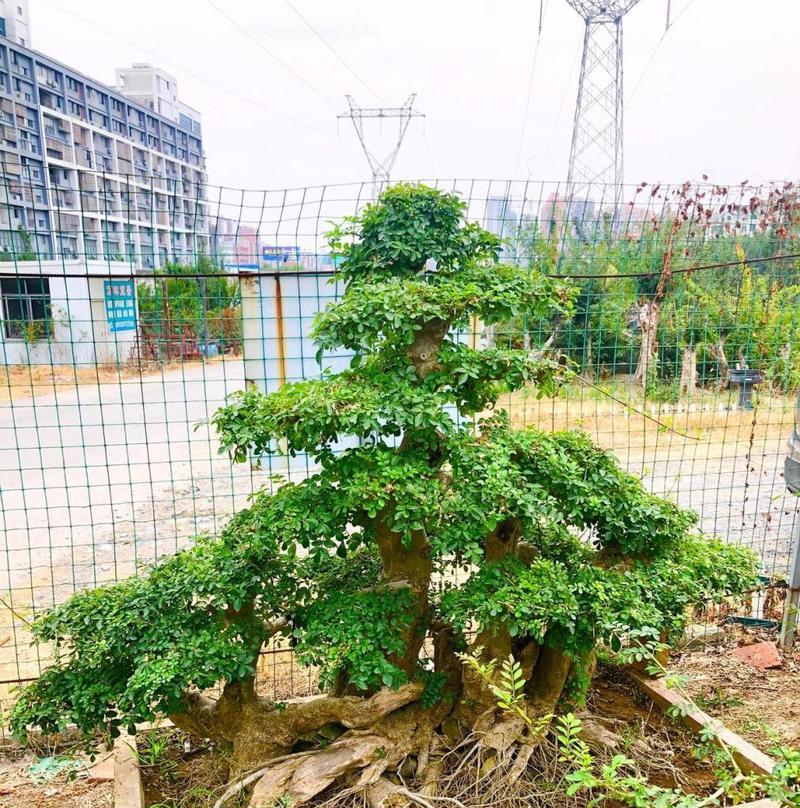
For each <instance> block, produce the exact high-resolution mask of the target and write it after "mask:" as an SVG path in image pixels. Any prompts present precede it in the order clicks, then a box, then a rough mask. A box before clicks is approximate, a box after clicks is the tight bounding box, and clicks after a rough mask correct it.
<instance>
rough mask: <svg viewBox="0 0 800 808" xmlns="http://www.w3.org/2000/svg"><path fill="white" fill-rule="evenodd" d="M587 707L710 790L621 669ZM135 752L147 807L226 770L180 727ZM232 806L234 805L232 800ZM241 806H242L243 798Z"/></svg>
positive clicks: (673, 779)
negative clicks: (139, 759) (141, 762)
mask: <svg viewBox="0 0 800 808" xmlns="http://www.w3.org/2000/svg"><path fill="white" fill-rule="evenodd" d="M588 707H589V709H590V710H591V711H592V712H596V713H598V714H600V715H602V716H604V717H605V718H608V719H609V722H610V725H611V728H612V731H613V732H615V733H617V734H618V735H619V736H621V738H622V739H623V748H622V749H620V750H616V751H620V752H624V753H625V754H629V755H631V756H632V757H634V759H636V760H637V763H638V765H639V767H640V769H641V772H642V774H643V775H645V776H646V777H647V778H648V779H649V780H650V781H651V782H652V783H654V784H657V785H659V786H662V787H665V788H679V789H682V790H684V791H686V792H687V793H694V794H699V795H707V794H709V793H710V792H711V791H713V790H714V787H715V778H714V774H713V772H712V770H711V768H710V766H709V764H708V763H707V762H706V761H704V760H699V759H698V758H696V757H695V756H694V755H693V754H692V750H693V748H694V746H695V744H696V743H697V736H695V735H694V734H692V733H691V732H689V731H688V730H685V729H684V728H683V727H682V726H680V725H679V724H677V723H676V722H675V721H673V720H672V719H670V718H667V717H666V716H664V715H663V714H662V713H661V712H660V711H659V710H658V709H657V708H655V707H654V706H653V705H652V704H651V703H650V702H648V701H647V700H646V699H645V698H643V697H642V696H641V694H640V693H639V692H638V691H637V690H636V689H635V688H634V687H633V686H632V685H631V684H630V682H629V681H628V679H627V678H626V677H625V675H624V674H623V673H621V672H619V671H616V670H615V669H613V668H607V669H603V670H601V672H600V674H599V675H598V677H597V679H596V680H595V684H594V685H593V687H592V692H591V696H590V699H589V703H588ZM139 754H140V757H141V758H143V759H144V760H145V761H147V760H149V761H150V762H149V763H145V765H143V766H142V775H143V782H144V787H145V801H146V805H147V806H148V808H155V806H159V808H160V807H161V806H165V808H166V807H167V806H168V808H210V806H212V805H213V804H214V801H215V800H216V799H217V798H218V797H219V796H220V794H221V793H222V791H223V790H224V786H225V781H226V778H227V774H228V761H227V759H226V755H225V753H224V751H223V750H221V749H218V748H217V749H215V748H214V747H213V746H211V745H210V744H208V743H205V744H203V743H197V742H196V741H194V740H192V739H189V738H188V737H187V736H186V735H184V734H183V733H181V732H180V731H178V730H175V729H161V730H154V731H152V732H151V733H149V734H143V735H141V736H140V737H139ZM328 796H329V795H328ZM565 804H566V803H565ZM570 804H571V803H570ZM575 804H576V805H578V804H579V803H575ZM232 805H233V808H238V806H237V805H236V803H235V802H234V803H232ZM242 805H246V799H245V796H243V797H242ZM16 808H19V806H17V807H16Z"/></svg>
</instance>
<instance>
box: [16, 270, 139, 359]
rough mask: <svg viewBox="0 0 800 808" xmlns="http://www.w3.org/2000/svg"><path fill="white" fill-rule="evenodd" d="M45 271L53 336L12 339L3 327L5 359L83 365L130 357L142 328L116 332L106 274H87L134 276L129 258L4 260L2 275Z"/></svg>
mask: <svg viewBox="0 0 800 808" xmlns="http://www.w3.org/2000/svg"><path fill="white" fill-rule="evenodd" d="M40 274H41V275H46V276H47V278H48V280H49V282H50V309H51V312H52V316H53V336H52V337H51V338H50V339H42V340H37V341H36V342H32V343H27V342H25V340H22V339H7V338H6V336H5V329H2V328H0V364H2V365H78V366H80V365H95V364H107V363H114V364H118V363H124V362H126V361H128V359H130V358H131V353H132V351H133V349H134V348H135V345H136V338H137V330H136V329H134V330H131V331H119V332H116V333H112V332H111V331H110V330H109V323H108V319H107V316H106V309H105V294H104V287H103V281H104V278H102V277H88V276H89V275H105V276H106V277H107V278H108V277H110V278H114V277H118V278H119V277H123V278H130V277H131V270H130V266H129V265H128V264H127V263H125V262H104V261H88V262H87V261H80V260H78V261H65V262H62V261H42V262H39V261H20V262H18V263H17V264H16V265H15V264H13V263H11V262H7V263H0V275H5V276H12V277H13V276H16V275H40ZM80 275H84V276H87V277H79V276H80ZM134 280H135V279H134Z"/></svg>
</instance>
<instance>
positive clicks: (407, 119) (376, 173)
mask: <svg viewBox="0 0 800 808" xmlns="http://www.w3.org/2000/svg"><path fill="white" fill-rule="evenodd" d="M416 97H417V94H416V93H411V95H410V96H408V98H407V99H406V102H405V103H404V104H403V105H402V106H400V107H360V106H358V104H356V102H355V101H354V100H353V97H352V96H350V95H346V96H345V98H346V99H347V104H348V106H349V107H350V109H349V110H348V111H347V112H345V113H343V114H342V115H339V118H349V119H350V120H351V121H352V122H353V127H354V128H355V130H356V134H357V135H358V140H359V142H360V143H361V148H362V149H363V150H364V156H365V157H366V158H367V162H368V163H369V167H370V170H371V171H372V194H373V198H377V196H378V192H379V191H380V187H381V185H383V183H386V182H389V175H390V174H391V172H392V167H393V166H394V163H395V160H396V159H397V154H398V152H399V151H400V146H402V145H403V138H404V137H405V136H406V131H408V125H409V124H410V123H411V119H412V118H424V117H425V116H424V114H423V113H421V112H417V110H415V109H414V99H415V98H416ZM367 118H379V119H380V120H381V122H383V119H384V118H396V119H397V120H398V123H399V126H398V132H397V142H396V143H395V145H394V148H392V150H391V151H390V152H389V154H387V155H386V156H385V157H383V158H380V157H378V156H376V154H375V152H374V151H372V149H370V148H369V146H368V145H367V135H366V133H365V132H364V121H365V120H366V119H367Z"/></svg>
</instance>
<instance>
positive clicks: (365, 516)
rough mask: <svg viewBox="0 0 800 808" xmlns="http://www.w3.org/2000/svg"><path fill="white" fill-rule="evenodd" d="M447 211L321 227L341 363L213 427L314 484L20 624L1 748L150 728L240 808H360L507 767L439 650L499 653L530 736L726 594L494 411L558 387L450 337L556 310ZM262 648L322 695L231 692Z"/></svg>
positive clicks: (545, 444) (725, 555)
mask: <svg viewBox="0 0 800 808" xmlns="http://www.w3.org/2000/svg"><path fill="white" fill-rule="evenodd" d="M464 214H465V206H464V204H463V203H462V202H461V201H460V200H459V199H458V198H457V197H456V196H453V195H449V194H444V193H441V192H439V191H436V190H432V189H430V188H426V187H423V186H410V185H397V186H394V187H392V188H390V189H389V190H387V191H385V192H384V193H383V195H382V196H381V198H380V200H379V201H378V202H377V203H376V204H373V205H369V206H367V207H366V208H365V209H364V211H363V213H362V214H361V215H360V216H358V217H356V218H353V219H351V220H348V221H347V222H346V223H345V224H344V225H343V226H341V227H339V228H337V229H336V231H335V232H334V234H333V237H332V244H333V247H334V249H335V250H336V251H337V252H338V253H339V255H340V256H341V263H340V269H339V272H340V275H341V277H342V279H343V280H344V281H345V282H346V289H345V292H344V294H343V296H342V298H341V299H340V300H339V301H338V302H336V303H335V304H332V305H330V306H329V307H328V308H327V309H326V310H325V311H324V312H323V313H322V314H321V315H319V317H318V318H317V320H316V323H315V325H314V337H315V339H316V340H317V342H318V344H319V346H320V351H321V352H324V351H325V350H327V349H334V348H344V349H346V350H348V351H351V352H353V354H354V358H353V361H352V362H351V365H350V368H349V369H348V370H346V371H344V372H342V373H338V374H327V373H326V374H323V376H322V378H321V379H318V380H309V381H305V382H298V383H293V384H287V385H285V386H284V387H282V388H281V389H280V390H278V391H277V392H275V393H273V394H271V395H263V394H262V393H260V392H258V391H255V390H247V391H245V392H242V393H240V394H238V395H236V396H235V397H234V398H233V400H231V401H230V402H229V403H228V405H227V406H225V407H224V408H222V409H221V410H220V411H219V412H218V413H217V414H216V416H215V417H214V422H215V424H216V427H217V429H218V431H219V434H220V436H221V441H222V445H223V447H224V449H226V450H228V451H230V452H231V453H232V456H233V458H234V459H235V460H237V461H241V462H244V461H252V459H253V458H254V457H256V458H257V457H259V456H262V455H264V454H268V453H272V452H279V451H281V450H283V451H288V452H290V453H296V452H308V453H309V454H310V455H311V456H312V457H313V458H314V459H315V462H316V463H317V464H318V469H319V470H318V471H316V472H315V473H313V474H311V475H310V476H309V477H308V478H307V479H305V480H303V481H302V482H299V483H291V484H289V483H287V484H284V485H282V486H280V487H278V488H277V490H276V491H275V493H266V492H265V493H261V494H259V495H258V496H257V497H256V498H255V499H254V500H253V501H252V504H251V506H250V507H249V508H247V509H246V510H244V511H242V512H240V513H238V514H237V515H236V516H235V517H234V518H233V520H232V521H231V522H230V524H229V525H228V527H227V528H226V529H225V530H224V531H223V532H222V534H221V535H220V536H219V537H217V538H210V537H202V538H200V539H198V540H197V541H196V542H195V543H194V545H193V546H192V547H191V548H190V549H188V550H185V551H182V552H179V553H177V554H176V555H174V556H172V557H171V558H167V559H165V560H163V561H161V562H160V563H158V564H157V565H156V566H154V567H153V568H152V569H151V570H150V571H149V572H147V573H146V574H142V575H140V576H137V577H134V578H131V579H129V580H126V581H123V582H121V583H118V584H115V585H113V586H108V587H104V588H100V589H96V590H93V591H87V592H83V593H80V594H77V595H75V596H73V597H72V598H71V599H70V600H69V601H67V602H66V603H65V604H64V605H62V606H58V607H56V608H54V609H52V610H50V611H49V612H47V613H46V614H44V615H43V616H41V617H40V618H39V619H38V620H37V621H36V624H35V632H36V636H37V638H38V639H40V640H42V641H46V642H48V643H52V645H53V648H54V650H55V654H56V660H55V663H54V664H53V666H52V667H51V668H49V669H48V670H47V671H46V672H45V673H44V674H43V676H42V677H41V678H40V679H39V680H38V681H36V682H35V683H34V684H32V685H30V686H29V687H28V688H27V689H25V690H24V691H23V692H22V694H21V696H20V698H19V700H18V702H17V704H16V707H15V710H14V715H13V726H14V729H15V731H16V732H17V733H18V734H19V735H24V734H25V732H26V730H27V729H28V728H29V727H31V726H38V727H41V728H42V729H44V730H57V729H60V728H62V727H64V726H65V725H66V724H68V723H70V722H71V723H75V724H77V725H78V726H79V727H80V728H82V729H84V730H93V729H96V728H112V730H113V729H114V728H116V727H117V726H119V725H122V726H128V725H131V724H134V723H135V722H140V721H147V720H151V719H153V718H155V717H157V716H169V717H170V718H171V719H172V720H173V721H174V722H175V724H177V725H178V726H179V727H181V728H183V729H185V730H186V731H187V732H189V733H194V734H196V735H199V736H202V737H207V738H212V739H216V740H217V741H219V742H223V743H226V744H229V745H230V747H231V750H232V761H233V764H234V767H233V768H234V771H233V774H232V777H233V778H234V779H237V778H242V777H243V776H244V775H245V774H246V773H247V772H252V771H255V772H256V774H255V775H253V776H251V777H250V778H249V779H247V780H246V782H255V789H254V792H253V796H252V798H251V805H253V806H267V805H271V804H273V803H275V801H276V800H280V799H283V802H282V803H281V804H284V803H285V804H291V805H300V804H302V803H304V802H305V801H308V800H310V799H312V798H313V797H314V796H315V795H316V794H318V793H320V792H321V791H322V790H323V789H325V788H327V787H328V786H331V785H335V784H337V783H346V784H348V785H353V784H356V785H358V786H364V787H368V788H371V789H372V792H371V794H372V796H371V800H372V804H373V805H379V804H382V803H381V799H382V797H381V795H383V794H390V793H391V792H392V789H393V786H392V785H391V778H390V775H391V773H392V772H394V771H395V770H396V769H397V768H398V767H399V766H400V765H401V763H403V762H404V761H405V764H404V765H405V766H406V767H407V768H406V769H405V770H404V771H405V772H406V774H408V772H409V771H413V772H414V775H413V776H414V777H415V778H416V783H417V785H418V787H419V788H420V789H422V790H423V791H424V793H427V794H432V793H435V789H436V781H437V778H438V777H439V776H440V773H441V770H442V760H441V756H442V752H443V750H444V749H445V747H446V746H447V744H448V743H451V744H452V743H453V742H454V741H453V739H457V738H459V737H464V738H472V739H474V742H475V743H478V744H480V745H481V746H482V748H483V750H484V754H482V755H481V758H482V759H483V760H484V762H485V761H487V760H490V761H493V762H494V765H496V766H498V767H501V766H503V765H506V764H511V765H512V766H513V765H514V762H517V770H519V768H520V767H521V766H524V765H525V762H526V761H527V759H528V756H529V754H530V748H531V746H532V745H533V744H535V743H536V740H537V737H536V736H532V735H531V730H530V725H529V723H528V722H525V721H523V720H521V718H520V716H519V715H518V714H514V713H511V714H509V713H507V712H504V711H503V710H502V709H501V707H499V706H498V703H497V697H496V695H495V694H494V693H493V692H492V688H491V686H490V684H487V682H486V681H485V680H484V679H483V678H482V677H480V676H478V675H476V674H475V671H474V667H473V666H465V665H463V664H462V663H461V660H460V658H459V652H467V653H472V654H477V655H479V656H480V657H481V658H483V659H484V660H486V661H488V660H490V659H502V660H507V659H508V658H509V657H512V658H513V659H514V660H516V661H517V662H518V663H519V665H520V669H521V674H522V678H523V679H524V681H525V685H524V710H525V712H526V713H527V715H528V716H529V717H533V718H535V719H539V718H541V719H543V720H542V721H540V722H537V723H536V724H535V726H537V727H540V728H541V733H545V732H546V731H547V720H548V716H551V715H552V714H553V713H555V712H557V711H559V710H561V709H565V707H566V706H567V705H574V704H578V703H580V701H581V699H582V697H583V695H584V694H585V692H586V690H587V687H588V685H589V683H590V679H591V676H592V672H593V669H594V655H595V649H596V648H597V647H598V645H599V644H604V643H606V644H611V645H616V644H617V643H625V642H631V641H637V640H636V638H639V640H638V641H641V638H642V637H647V636H651V635H653V636H656V637H658V636H662V637H664V636H670V635H674V634H675V633H676V632H678V631H680V629H681V627H682V625H683V623H684V621H685V620H686V618H687V610H690V608H691V607H692V606H693V605H694V604H697V603H700V602H702V601H703V600H704V599H706V598H721V597H725V596H729V595H734V594H737V593H741V592H743V591H745V590H746V589H747V588H748V587H750V586H751V585H752V584H753V582H754V571H755V564H754V561H753V558H752V556H751V555H750V554H749V553H748V551H746V550H743V549H740V548H736V547H730V546H726V545H724V544H723V543H721V542H719V541H717V540H712V539H707V538H704V537H701V536H699V535H697V534H695V533H693V526H694V523H695V517H694V516H693V515H692V514H691V513H688V512H685V511H682V510H680V509H679V508H677V507H676V506H675V505H673V504H672V503H670V502H667V501H665V500H663V499H660V498H658V497H656V496H653V495H651V494H649V493H647V492H646V491H645V490H644V489H643V488H642V486H641V484H640V483H639V481H638V480H637V479H635V478H634V477H632V476H631V475H629V474H627V473H625V472H624V471H622V470H620V469H619V467H618V466H617V465H616V463H615V462H614V460H613V459H612V458H611V457H610V456H609V455H608V454H607V453H605V452H603V451H601V450H600V449H598V448H596V447H595V446H594V445H593V444H592V443H591V441H590V440H589V439H588V438H587V437H586V436H585V435H583V434H581V433H577V432H566V433H558V434H548V433H543V432H538V431H534V430H525V431H518V430H515V429H512V428H511V427H510V425H509V421H508V419H507V418H506V417H505V415H504V414H503V413H501V412H499V411H497V410H495V409H494V405H495V404H496V402H497V401H498V398H499V396H500V395H501V394H502V393H503V392H504V391H508V390H517V389H520V388H524V387H528V386H532V385H533V386H536V387H537V388H538V390H539V392H540V393H550V392H552V391H553V389H554V387H555V386H556V385H557V384H558V383H559V379H560V378H561V377H562V376H563V375H564V374H565V373H568V370H564V369H562V368H561V367H560V366H559V364H558V363H557V362H556V361H554V360H552V359H547V358H542V357H541V356H539V355H536V354H532V353H531V352H529V351H524V350H512V349H504V348H491V349H485V350H480V349H479V348H475V347H471V345H470V343H469V341H468V340H464V339H461V338H460V337H459V334H460V333H461V332H469V331H471V330H474V329H475V327H476V323H477V321H481V322H483V323H485V324H493V323H498V322H501V321H508V320H510V319H512V318H514V317H516V316H517V315H519V314H521V313H525V314H527V315H528V316H529V317H531V318H532V319H535V320H542V319H544V318H548V317H565V316H569V311H570V306H571V291H570V289H569V287H568V286H567V285H565V284H564V282H563V281H557V280H554V279H551V278H548V277H546V276H544V275H543V274H542V273H541V272H539V271H537V270H535V269H529V268H519V267H515V266H509V265H505V264H500V263H498V260H497V259H498V252H499V243H498V241H497V239H496V238H495V237H494V236H493V235H491V234H490V233H487V232H486V231H484V230H482V229H480V228H479V227H477V226H476V225H474V224H467V223H465V219H464ZM353 436H355V437H356V438H357V439H358V440H357V442H356V441H353V440H352V437H353ZM345 438H350V439H351V440H350V442H349V443H347V446H348V448H342V445H343V439H345ZM354 443H357V445H354ZM276 635H284V636H286V637H289V638H291V641H292V643H293V645H294V650H295V653H296V655H297V658H298V659H299V660H300V661H301V662H302V663H303V664H305V665H309V666H313V667H314V668H316V669H317V670H318V672H319V682H320V687H321V688H322V690H323V691H324V692H325V693H326V695H323V696H320V697H319V698H315V699H312V700H304V701H300V702H297V703H289V704H278V703H274V702H272V701H270V700H269V699H267V698H264V697H262V696H260V695H259V694H258V693H257V691H256V687H255V684H256V683H255V681H254V674H255V670H256V663H257V659H258V656H259V653H260V652H261V651H262V649H263V647H264V645H265V643H267V642H268V641H270V639H271V638H273V637H275V636H276ZM632 638H633V639H632ZM497 670H498V671H499V670H500V668H499V667H498V668H497ZM218 685H219V686H221V690H220V691H219V693H220V695H219V696H218V697H214V696H213V695H208V693H207V691H209V690H211V689H212V688H214V687H215V686H218ZM204 691H206V692H204ZM525 750H527V751H525Z"/></svg>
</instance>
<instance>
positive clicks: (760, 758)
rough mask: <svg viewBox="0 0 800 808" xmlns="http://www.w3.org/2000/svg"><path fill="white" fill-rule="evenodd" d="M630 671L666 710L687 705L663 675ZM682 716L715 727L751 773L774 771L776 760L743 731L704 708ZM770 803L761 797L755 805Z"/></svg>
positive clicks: (687, 721) (686, 720)
mask: <svg viewBox="0 0 800 808" xmlns="http://www.w3.org/2000/svg"><path fill="white" fill-rule="evenodd" d="M628 675H629V676H630V677H631V679H632V680H633V682H634V684H635V685H636V686H637V687H638V688H639V690H641V691H642V692H643V693H644V694H645V695H646V696H647V697H648V698H649V699H651V700H652V701H653V702H654V703H655V704H656V705H657V706H658V707H660V708H661V709H662V710H664V711H666V710H667V709H669V708H670V707H675V706H679V705H685V703H686V700H685V699H684V698H683V696H681V695H680V694H678V693H676V692H675V691H674V690H671V689H670V688H668V687H667V685H666V683H665V681H664V679H651V678H650V677H648V676H646V675H644V674H642V673H639V672H638V671H628ZM681 720H682V721H683V723H684V724H686V726H688V727H689V728H690V729H693V730H694V731H695V732H699V731H700V730H701V729H703V727H712V728H713V729H714V731H715V732H716V735H717V738H718V739H719V740H720V741H721V742H722V743H723V744H725V746H727V747H728V748H729V749H730V750H731V752H732V753H733V756H734V757H735V758H736V762H737V763H738V764H739V766H740V767H741V769H742V771H745V772H748V773H751V774H772V771H773V769H774V768H775V766H777V765H778V764H777V761H775V760H774V759H773V758H771V757H770V756H769V755H765V754H764V753H763V752H762V751H761V750H760V749H758V748H757V747H755V746H753V744H751V743H750V741H746V740H745V739H744V738H742V736H741V735H737V734H736V733H735V732H733V731H732V730H730V729H728V728H727V727H726V726H725V725H724V724H723V723H722V722H721V721H718V720H717V719H716V718H712V717H711V716H710V715H708V714H707V713H704V712H703V711H702V710H690V711H689V712H688V713H686V715H683V716H681ZM763 804H765V805H769V804H770V803H769V802H767V803H764V801H763V800H762V801H761V802H760V803H753V805H758V806H761V805H763Z"/></svg>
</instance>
